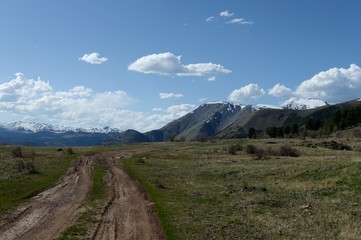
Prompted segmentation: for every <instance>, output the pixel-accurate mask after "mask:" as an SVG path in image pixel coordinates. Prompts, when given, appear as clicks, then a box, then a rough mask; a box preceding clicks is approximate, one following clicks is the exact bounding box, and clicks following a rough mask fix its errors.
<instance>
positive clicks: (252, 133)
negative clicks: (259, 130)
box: [248, 127, 257, 138]
mask: <svg viewBox="0 0 361 240" xmlns="http://www.w3.org/2000/svg"><path fill="white" fill-rule="evenodd" d="M248 137H249V138H256V137H257V134H256V129H255V128H254V127H251V128H250V129H248Z"/></svg>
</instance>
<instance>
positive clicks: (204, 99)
mask: <svg viewBox="0 0 361 240" xmlns="http://www.w3.org/2000/svg"><path fill="white" fill-rule="evenodd" d="M206 101H207V98H201V99H199V100H198V102H200V103H204V102H206Z"/></svg>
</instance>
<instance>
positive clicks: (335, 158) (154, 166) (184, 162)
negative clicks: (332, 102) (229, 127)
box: [0, 139, 361, 240]
mask: <svg viewBox="0 0 361 240" xmlns="http://www.w3.org/2000/svg"><path fill="white" fill-rule="evenodd" d="M324 141H330V140H327V139H321V140H312V139H311V140H309V139H307V141H302V140H299V139H293V140H289V139H276V140H273V139H272V140H269V139H266V140H223V141H214V142H205V143H199V142H181V143H152V144H149V143H147V144H131V145H121V146H112V147H108V146H103V147H101V146H98V147H91V148H74V151H75V153H78V154H93V153H96V152H109V151H121V150H132V149H133V150H134V149H135V150H136V149H152V150H153V151H150V152H147V153H143V154H138V155H136V156H133V157H131V158H125V159H120V160H119V163H120V164H123V165H124V166H125V167H127V168H128V169H129V170H130V172H132V174H133V175H134V176H135V177H136V178H137V179H138V180H139V182H140V183H141V185H142V186H143V187H144V188H145V189H146V191H147V192H148V193H149V195H150V197H151V199H152V201H153V202H154V203H155V207H156V209H157V211H158V214H159V216H160V219H161V223H162V226H163V228H164V230H165V233H166V235H167V236H168V239H359V236H360V235H361V229H360V227H359V226H361V156H360V153H361V141H360V140H359V139H337V141H338V142H342V143H344V144H347V145H349V146H352V147H353V149H355V150H356V151H336V150H331V149H328V148H326V147H322V146H323V145H322V142H324ZM310 143H311V144H310ZM232 145H240V147H239V148H238V147H237V150H236V151H235V152H234V153H233V152H232V154H230V153H228V151H227V150H229V148H230V146H232ZM247 145H254V146H255V147H256V148H257V149H264V150H265V151H264V154H265V156H263V157H262V158H259V157H257V156H255V155H252V154H248V153H247V152H246V150H245V149H246V146H247ZM310 145H312V146H319V147H318V148H311V147H307V146H310ZM281 146H289V147H291V148H292V149H295V150H297V153H298V154H299V157H287V156H280V155H277V154H268V153H274V152H276V151H277V150H278V149H280V147H281ZM24 150H25V151H31V150H32V148H29V149H27V148H24ZM10 152H11V148H10V147H0V157H1V160H0V173H1V175H0V178H1V181H0V203H1V209H2V210H1V211H3V212H4V211H6V209H11V208H13V207H14V206H16V205H18V204H19V203H21V202H23V201H26V200H27V198H28V197H29V196H31V195H32V194H34V193H36V192H37V191H41V190H42V189H44V188H46V187H48V186H50V185H51V184H52V183H54V182H55V181H56V179H58V178H59V176H60V175H61V174H63V173H64V172H65V170H66V168H67V166H69V164H70V162H71V160H72V159H73V157H74V156H71V155H62V154H60V153H56V152H55V150H54V149H51V148H42V149H36V153H37V154H36V157H35V164H36V166H37V169H38V170H39V174H29V173H26V172H18V170H17V167H16V166H17V162H16V161H17V160H19V159H14V158H12V156H10ZM104 175H105V170H104V168H103V167H102V165H100V164H96V165H95V168H94V175H93V178H94V179H93V180H94V183H93V190H92V194H91V196H90V197H89V200H88V202H87V203H86V205H85V211H84V212H83V213H82V214H81V216H80V217H79V219H78V221H77V222H76V223H75V224H74V225H73V226H71V227H70V228H68V229H67V230H66V232H65V233H64V234H63V236H62V237H61V238H60V239H63V240H64V239H84V238H86V237H87V236H86V235H87V233H88V230H89V227H90V226H91V224H92V223H94V221H96V219H95V215H96V214H98V213H99V211H100V210H99V209H100V208H101V206H102V204H103V201H104V196H105V195H106V194H105V191H106V188H105V186H104V183H103V177H104ZM47 179H48V180H47ZM51 182H52V183H51ZM27 186H29V187H27ZM3 209H5V210H3Z"/></svg>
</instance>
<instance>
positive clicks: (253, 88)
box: [228, 83, 266, 103]
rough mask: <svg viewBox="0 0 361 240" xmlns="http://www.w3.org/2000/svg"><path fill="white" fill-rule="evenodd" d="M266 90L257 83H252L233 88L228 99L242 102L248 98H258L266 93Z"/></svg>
mask: <svg viewBox="0 0 361 240" xmlns="http://www.w3.org/2000/svg"><path fill="white" fill-rule="evenodd" d="M265 93H266V92H265V91H264V90H263V89H262V88H260V87H259V86H258V85H257V84H254V83H250V84H248V85H246V86H244V87H241V88H239V89H235V90H233V91H232V92H231V93H230V94H229V96H228V100H229V101H231V102H234V103H242V102H244V101H246V100H248V99H257V98H260V97H262V96H263V95H265Z"/></svg>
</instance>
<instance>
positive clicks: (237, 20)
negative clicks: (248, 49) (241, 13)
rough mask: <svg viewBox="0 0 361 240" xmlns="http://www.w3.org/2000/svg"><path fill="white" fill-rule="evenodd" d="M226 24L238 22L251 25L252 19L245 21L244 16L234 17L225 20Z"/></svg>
mask: <svg viewBox="0 0 361 240" xmlns="http://www.w3.org/2000/svg"><path fill="white" fill-rule="evenodd" d="M226 23H227V24H239V25H252V24H253V22H252V21H246V20H245V19H244V18H234V19H232V20H231V21H229V22H226Z"/></svg>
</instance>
